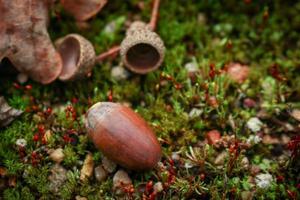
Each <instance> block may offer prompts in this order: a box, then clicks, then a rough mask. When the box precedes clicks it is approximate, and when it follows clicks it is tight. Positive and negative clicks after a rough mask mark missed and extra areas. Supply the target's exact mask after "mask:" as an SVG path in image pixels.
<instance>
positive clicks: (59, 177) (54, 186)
mask: <svg viewBox="0 0 300 200" xmlns="http://www.w3.org/2000/svg"><path fill="white" fill-rule="evenodd" d="M50 171H51V175H50V176H49V177H48V179H49V181H50V184H49V189H50V191H52V192H54V193H58V192H59V190H60V187H61V186H62V185H63V184H64V182H65V181H66V180H67V170H66V169H65V168H63V167H62V166H61V165H59V164H55V165H54V166H53V167H52V169H51V170H50Z"/></svg>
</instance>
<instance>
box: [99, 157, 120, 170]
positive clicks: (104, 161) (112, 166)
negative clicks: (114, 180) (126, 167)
mask: <svg viewBox="0 0 300 200" xmlns="http://www.w3.org/2000/svg"><path fill="white" fill-rule="evenodd" d="M102 165H103V168H104V169H105V170H106V171H107V172H108V173H113V172H114V171H115V170H116V168H117V164H116V163H114V162H113V161H111V160H109V159H108V158H107V157H105V156H103V158H102Z"/></svg>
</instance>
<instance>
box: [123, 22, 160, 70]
mask: <svg viewBox="0 0 300 200" xmlns="http://www.w3.org/2000/svg"><path fill="white" fill-rule="evenodd" d="M120 54H121V57H122V61H123V63H124V64H125V66H126V67H127V68H128V69H129V70H131V71H133V72H135V73H138V74H146V73H148V72H151V71H154V70H156V69H157V68H159V66H160V65H161V64H162V62H163V59H164V54H165V46H164V43H163V41H162V40H161V38H160V37H159V35H158V34H156V33H155V32H153V31H151V30H150V27H149V26H147V25H146V24H145V23H143V22H140V21H138V22H134V23H133V24H132V25H131V26H130V28H129V29H128V31H127V32H126V37H125V39H124V40H123V41H122V43H121V50H120Z"/></svg>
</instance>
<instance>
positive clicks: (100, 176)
mask: <svg viewBox="0 0 300 200" xmlns="http://www.w3.org/2000/svg"><path fill="white" fill-rule="evenodd" d="M94 173H95V178H96V180H97V181H99V182H102V181H104V180H105V179H106V178H107V175H108V174H107V172H106V171H105V169H104V168H103V167H102V166H101V165H100V166H98V167H96V168H95V170H94Z"/></svg>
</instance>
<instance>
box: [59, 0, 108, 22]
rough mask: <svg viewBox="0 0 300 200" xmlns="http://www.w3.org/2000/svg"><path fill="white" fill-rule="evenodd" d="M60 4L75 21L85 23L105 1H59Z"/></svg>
mask: <svg viewBox="0 0 300 200" xmlns="http://www.w3.org/2000/svg"><path fill="white" fill-rule="evenodd" d="M60 3H61V4H62V6H63V7H64V9H65V10H66V11H67V12H68V13H70V14H72V15H73V16H74V18H75V19H76V20H77V21H85V20H88V19H89V18H91V17H93V16H94V15H96V14H97V13H98V12H99V11H100V10H101V9H102V8H103V6H105V4H106V3H107V0H60Z"/></svg>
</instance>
